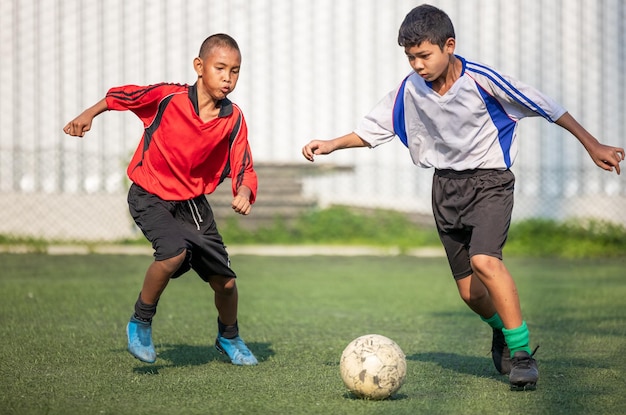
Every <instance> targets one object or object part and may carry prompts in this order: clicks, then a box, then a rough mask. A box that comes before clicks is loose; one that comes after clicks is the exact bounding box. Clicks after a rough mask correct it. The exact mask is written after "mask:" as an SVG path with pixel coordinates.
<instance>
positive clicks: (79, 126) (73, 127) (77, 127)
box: [63, 98, 108, 137]
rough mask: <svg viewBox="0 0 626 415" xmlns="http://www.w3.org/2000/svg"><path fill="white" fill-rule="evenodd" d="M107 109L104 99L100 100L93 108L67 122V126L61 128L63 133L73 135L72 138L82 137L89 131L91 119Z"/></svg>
mask: <svg viewBox="0 0 626 415" xmlns="http://www.w3.org/2000/svg"><path fill="white" fill-rule="evenodd" d="M107 109H108V108H107V101H106V98H102V99H101V100H100V101H98V102H96V103H95V104H94V105H93V106H91V107H89V108H87V109H86V110H85V111H83V112H82V113H81V114H80V115H79V116H78V117H76V118H74V119H73V120H72V121H70V122H68V123H67V125H66V126H65V127H63V132H64V133H65V134H69V135H73V136H74V137H83V136H84V135H85V133H86V132H87V131H89V130H91V122H92V121H93V119H94V118H96V116H98V115H99V114H101V113H103V112H104V111H106V110H107Z"/></svg>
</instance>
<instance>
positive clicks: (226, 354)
mask: <svg viewBox="0 0 626 415" xmlns="http://www.w3.org/2000/svg"><path fill="white" fill-rule="evenodd" d="M215 348H216V349H217V351H218V352H220V354H223V355H225V356H226V357H227V358H228V360H230V363H232V364H233V365H235V366H255V365H257V364H258V362H257V363H255V364H244V363H235V362H233V360H232V359H231V358H230V356H229V355H228V353H226V350H224V349H223V348H222V346H220V344H219V342H218V341H217V339H216V340H215Z"/></svg>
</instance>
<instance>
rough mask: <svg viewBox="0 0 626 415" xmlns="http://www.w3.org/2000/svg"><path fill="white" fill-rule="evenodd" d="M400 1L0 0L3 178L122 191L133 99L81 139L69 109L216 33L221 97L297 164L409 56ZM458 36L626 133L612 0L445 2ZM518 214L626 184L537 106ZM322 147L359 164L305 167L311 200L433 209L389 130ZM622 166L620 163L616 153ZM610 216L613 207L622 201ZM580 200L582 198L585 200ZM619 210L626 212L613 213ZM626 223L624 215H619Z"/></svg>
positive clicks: (176, 60) (53, 187)
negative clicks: (233, 44) (220, 43)
mask: <svg viewBox="0 0 626 415" xmlns="http://www.w3.org/2000/svg"><path fill="white" fill-rule="evenodd" d="M416 4H417V3H415V2H413V1H408V0H402V1H393V2H381V1H376V0H360V1H358V0H316V1H308V0H254V1H252V0H232V1H228V2H224V1H217V0H150V1H148V0H133V1H125V0H106V1H105V0H48V1H44V0H7V1H3V2H1V4H0V53H1V56H2V60H3V65H0V82H1V85H3V91H2V94H0V123H2V125H3V128H2V129H1V130H0V190H2V191H14V192H23V191H44V192H70V193H71V192H88V193H89V192H96V193H97V192H108V193H116V192H123V189H124V167H125V163H126V162H127V161H128V159H129V157H130V155H131V153H132V151H133V150H134V148H135V146H136V144H137V142H138V140H139V137H140V135H141V132H142V131H141V124H140V123H139V122H138V121H137V120H136V119H135V118H134V117H133V116H132V114H130V113H118V114H103V115H101V116H100V117H99V118H98V119H97V120H96V122H95V123H94V126H93V130H92V131H91V132H90V133H88V134H87V136H86V137H85V139H83V140H76V139H73V138H69V137H67V136H65V135H64V134H63V133H62V131H61V128H62V126H63V124H64V123H65V122H67V121H68V120H70V119H71V118H72V117H74V116H75V115H77V114H78V113H79V112H80V111H81V110H82V109H84V108H85V107H87V106H89V105H91V104H93V103H95V102H96V101H97V100H99V99H100V98H102V97H103V96H104V94H105V92H106V90H107V89H108V88H109V87H111V86H114V85H120V84H125V83H133V84H149V83H155V82H161V81H170V82H182V83H192V82H194V81H195V73H194V71H193V69H192V61H193V58H194V57H195V56H196V54H197V52H198V48H199V46H200V43H201V42H202V40H204V38H205V37H206V36H208V35H210V34H212V33H216V32H227V33H230V34H232V35H233V36H234V37H235V38H236V39H237V40H238V42H239V44H240V46H241V49H242V53H243V67H242V72H241V77H240V81H239V85H238V87H237V90H236V91H235V92H234V93H233V95H232V98H233V100H234V101H235V102H237V103H238V104H239V105H240V106H241V107H242V108H243V110H244V113H245V115H246V119H247V121H248V126H249V129H250V140H251V145H252V148H253V151H254V155H255V159H256V160H257V161H264V162H271V161H277V162H296V163H303V164H304V163H305V162H304V161H303V159H302V157H301V155H300V148H301V146H302V145H303V144H304V143H306V142H307V141H308V140H310V139H312V138H331V137H334V136H337V135H340V134H344V133H346V132H348V131H350V130H351V129H352V128H354V127H355V126H356V124H357V123H358V121H359V119H360V117H362V116H363V115H364V114H365V113H366V112H367V111H369V109H370V108H372V107H373V106H374V105H375V104H376V102H377V101H378V100H379V99H380V98H382V96H383V95H384V94H385V93H387V92H388V91H389V90H391V89H393V88H394V87H395V86H396V85H397V84H398V83H399V82H400V80H401V79H402V78H403V77H404V76H405V75H406V74H407V73H408V72H409V71H410V68H409V66H408V64H407V62H406V58H405V57H404V52H403V51H402V49H401V48H400V47H399V46H398V45H397V31H398V27H399V25H400V23H401V22H402V20H403V19H404V16H405V15H406V13H408V11H409V10H410V9H411V8H412V7H413V6H414V5H416ZM432 4H434V5H436V6H440V7H442V8H443V9H444V10H445V11H447V12H448V14H449V15H450V16H451V18H452V19H453V21H454V23H455V28H456V32H457V52H458V53H459V54H461V55H463V56H465V57H467V58H469V59H472V60H476V61H481V62H483V63H485V64H488V65H491V66H494V67H496V68H498V69H501V70H502V71H503V72H505V73H508V74H510V75H512V76H514V77H517V78H518V79H520V80H522V81H524V82H526V83H529V84H531V85H534V86H537V87H539V88H540V89H542V90H544V91H545V92H547V93H549V94H550V95H552V96H553V97H554V98H556V99H557V100H559V101H560V102H561V103H562V104H563V105H564V106H565V107H566V108H568V109H569V110H570V111H571V113H572V114H573V115H574V116H575V117H576V118H578V119H579V120H580V121H581V122H582V123H583V124H584V125H585V126H586V127H587V128H588V129H589V130H590V131H591V132H592V133H593V134H595V135H596V136H597V137H598V138H599V139H601V140H602V141H605V142H607V143H611V144H616V145H621V146H625V145H626V116H625V112H626V104H625V96H626V81H625V80H624V69H623V68H624V67H626V23H625V22H624V20H625V19H624V16H625V13H626V11H625V9H626V6H625V5H624V1H623V0H524V1H522V0H463V1H457V0H439V1H432ZM519 146H520V157H519V158H518V160H517V162H516V165H515V168H514V171H515V173H516V175H517V177H518V185H517V194H518V201H519V202H518V208H517V211H516V215H517V216H516V217H522V216H528V215H534V214H539V215H542V216H555V217H563V216H564V215H566V214H570V209H566V208H565V207H564V206H565V205H567V204H570V203H572V201H573V200H575V199H576V198H582V197H587V198H589V197H592V196H593V195H599V196H621V197H622V199H620V200H623V198H624V197H626V184H625V183H624V179H623V178H622V177H619V178H618V177H617V176H615V175H610V174H607V173H606V172H603V171H601V170H600V169H598V168H597V167H596V166H595V165H594V164H593V162H592V161H591V160H590V159H589V157H588V156H587V154H586V153H585V152H584V150H583V149H582V147H581V146H580V145H579V144H578V143H577V142H576V140H575V139H574V138H573V137H571V136H569V135H568V134H565V133H564V132H562V131H561V130H560V129H559V128H558V127H557V126H555V125H551V124H548V123H545V122H543V121H539V120H523V121H522V122H521V125H520V137H519ZM318 162H328V163H338V164H343V165H353V166H355V169H356V170H355V173H354V174H342V175H338V176H336V177H327V178H319V179H314V180H313V179H312V180H307V181H306V189H307V191H308V192H310V193H311V194H314V195H316V196H318V197H320V199H321V200H322V201H323V202H326V203H333V202H335V203H336V202H341V203H359V204H364V205H368V206H390V207H397V206H403V207H404V208H405V209H407V210H418V211H424V212H428V211H429V209H430V208H429V197H430V196H429V192H430V176H431V172H429V171H424V170H419V169H417V168H416V167H414V166H412V164H411V162H410V158H409V157H408V154H407V153H406V150H405V149H404V148H403V147H402V146H401V145H399V143H397V142H393V143H392V144H388V145H385V146H382V147H379V148H377V149H374V150H367V149H359V150H346V151H342V152H337V153H335V154H333V155H331V156H328V157H325V158H320V160H319V161H318ZM624 167H625V169H626V166H624ZM616 209H617V210H616V213H615V214H614V215H613V216H615V217H618V220H621V217H623V216H624V215H625V213H624V212H626V207H625V206H623V205H621V206H620V207H619V208H616ZM579 210H580V212H581V214H583V215H584V214H585V213H586V212H593V209H590V208H589V206H588V205H587V204H586V203H583V204H582V205H580V209H579ZM620 215H621V216H620ZM623 220H624V221H625V222H626V217H624V218H623Z"/></svg>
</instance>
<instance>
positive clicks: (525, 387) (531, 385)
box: [511, 382, 537, 391]
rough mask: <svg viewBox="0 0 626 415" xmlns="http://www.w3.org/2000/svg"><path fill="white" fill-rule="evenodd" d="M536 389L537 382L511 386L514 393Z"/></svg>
mask: <svg viewBox="0 0 626 415" xmlns="http://www.w3.org/2000/svg"><path fill="white" fill-rule="evenodd" d="M535 389H537V383H535V382H529V383H521V384H517V385H514V384H511V390H512V391H534V390H535Z"/></svg>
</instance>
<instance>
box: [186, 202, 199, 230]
mask: <svg viewBox="0 0 626 415" xmlns="http://www.w3.org/2000/svg"><path fill="white" fill-rule="evenodd" d="M187 205H188V206H189V210H190V211H191V217H192V218H193V221H194V222H195V224H196V229H198V230H200V223H202V216H200V211H199V210H198V206H197V205H196V202H195V201H194V200H188V201H187ZM196 217H197V219H196Z"/></svg>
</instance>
